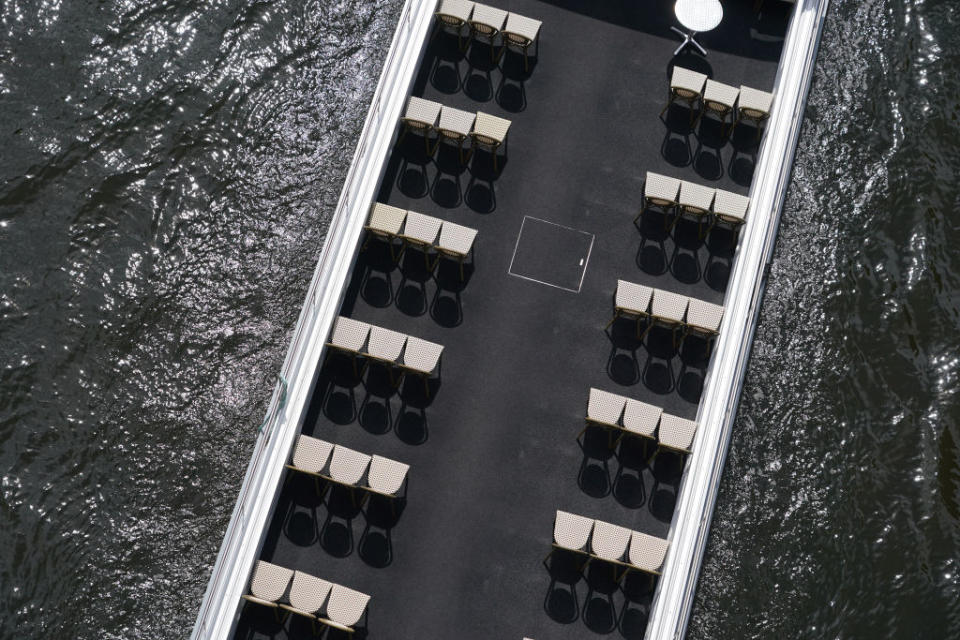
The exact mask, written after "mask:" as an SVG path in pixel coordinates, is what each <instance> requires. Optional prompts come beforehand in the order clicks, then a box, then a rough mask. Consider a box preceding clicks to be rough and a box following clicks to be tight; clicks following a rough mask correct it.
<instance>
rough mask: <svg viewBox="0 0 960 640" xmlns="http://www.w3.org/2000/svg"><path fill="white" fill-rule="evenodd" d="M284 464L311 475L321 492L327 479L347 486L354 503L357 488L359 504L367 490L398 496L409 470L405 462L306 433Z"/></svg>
mask: <svg viewBox="0 0 960 640" xmlns="http://www.w3.org/2000/svg"><path fill="white" fill-rule="evenodd" d="M328 463H329V466H328ZM286 467H287V469H291V470H293V471H298V472H300V473H305V474H307V475H310V476H313V477H314V478H315V479H316V483H317V493H318V494H321V495H322V494H323V492H324V491H325V490H326V487H327V484H326V483H329V482H332V483H334V484H338V485H340V486H342V487H345V488H347V489H349V490H350V495H351V497H352V498H353V499H354V502H356V498H355V493H354V491H356V490H360V491H362V492H363V498H362V499H361V501H360V502H361V503H362V502H363V500H364V499H365V498H366V496H367V495H369V494H370V493H373V494H377V495H380V496H383V497H385V498H390V499H391V500H392V499H394V498H398V497H400V489H401V488H403V487H404V486H405V483H406V480H407V472H408V471H409V470H410V465H408V464H404V463H402V462H397V461H396V460H391V459H389V458H384V457H383V456H378V455H372V456H371V455H367V454H365V453H360V452H359V451H354V450H353V449H348V448H347V447H344V446H343V445H339V444H336V445H335V444H332V443H330V442H327V441H326V440H321V439H319V438H314V437H312V436H308V435H305V434H300V437H299V438H297V444H296V447H294V450H293V459H292V460H291V462H290V464H288V465H286ZM321 481H324V484H321ZM391 505H393V502H391Z"/></svg>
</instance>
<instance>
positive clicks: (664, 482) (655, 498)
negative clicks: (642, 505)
mask: <svg viewBox="0 0 960 640" xmlns="http://www.w3.org/2000/svg"><path fill="white" fill-rule="evenodd" d="M684 463H685V459H684V456H683V455H682V454H680V453H677V452H675V451H667V450H663V449H661V450H660V451H659V453H657V456H656V458H654V460H653V467H652V471H653V487H652V489H651V490H650V505H649V506H650V513H651V515H653V517H654V518H656V519H657V520H659V521H660V522H670V520H671V519H672V518H673V511H674V507H675V506H676V502H677V490H678V489H679V488H680V479H681V477H682V475H683V468H684Z"/></svg>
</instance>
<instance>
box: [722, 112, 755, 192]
mask: <svg viewBox="0 0 960 640" xmlns="http://www.w3.org/2000/svg"><path fill="white" fill-rule="evenodd" d="M756 131H757V130H756V128H754V127H753V126H752V125H750V124H749V123H745V122H741V123H740V124H738V125H737V127H736V128H735V129H734V130H733V133H732V134H731V135H730V145H731V146H732V147H733V154H732V155H731V156H730V162H729V164H728V166H727V175H728V176H730V179H731V180H733V181H734V182H735V183H737V184H738V185H740V186H742V187H749V186H750V184H751V183H752V182H753V172H754V169H755V168H756V166H757V151H758V150H759V148H760V146H759V141H758V140H757V133H756Z"/></svg>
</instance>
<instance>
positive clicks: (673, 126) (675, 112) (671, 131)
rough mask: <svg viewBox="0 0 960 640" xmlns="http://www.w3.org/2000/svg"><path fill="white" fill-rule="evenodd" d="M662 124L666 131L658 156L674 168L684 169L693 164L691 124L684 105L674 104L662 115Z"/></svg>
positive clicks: (688, 113) (688, 111)
mask: <svg viewBox="0 0 960 640" xmlns="http://www.w3.org/2000/svg"><path fill="white" fill-rule="evenodd" d="M663 123H664V124H665V125H666V131H665V132H664V135H663V142H662V143H661V145H660V155H662V156H663V158H664V160H666V161H667V162H669V163H670V164H672V165H673V166H675V167H686V166H688V165H689V164H690V163H691V162H693V147H692V145H691V144H690V135H691V134H692V133H693V122H691V120H690V110H689V109H688V108H687V106H686V105H683V104H678V103H676V102H674V103H673V104H671V105H670V107H669V108H668V109H667V111H666V113H664V118H663Z"/></svg>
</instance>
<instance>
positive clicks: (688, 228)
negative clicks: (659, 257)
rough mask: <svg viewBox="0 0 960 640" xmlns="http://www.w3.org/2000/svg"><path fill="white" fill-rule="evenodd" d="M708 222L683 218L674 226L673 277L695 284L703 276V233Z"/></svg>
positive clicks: (671, 269)
mask: <svg viewBox="0 0 960 640" xmlns="http://www.w3.org/2000/svg"><path fill="white" fill-rule="evenodd" d="M707 224H708V223H698V222H696V221H694V220H690V219H688V218H681V219H680V220H678V221H677V224H676V226H675V227H674V228H673V253H672V254H671V256H670V264H669V266H670V271H671V272H672V273H673V277H674V278H676V279H677V280H679V281H680V282H684V283H686V284H694V283H696V282H699V281H700V278H701V277H702V276H703V269H702V267H701V266H700V250H701V249H703V248H704V246H705V240H704V238H703V237H702V235H703V232H704V230H705V229H706V226H707Z"/></svg>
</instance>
